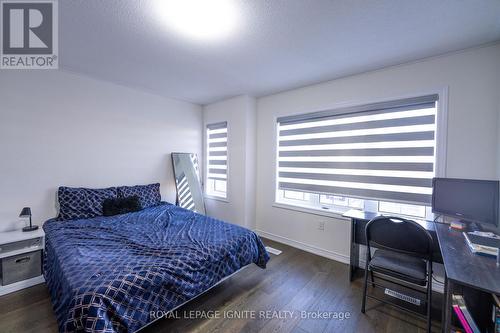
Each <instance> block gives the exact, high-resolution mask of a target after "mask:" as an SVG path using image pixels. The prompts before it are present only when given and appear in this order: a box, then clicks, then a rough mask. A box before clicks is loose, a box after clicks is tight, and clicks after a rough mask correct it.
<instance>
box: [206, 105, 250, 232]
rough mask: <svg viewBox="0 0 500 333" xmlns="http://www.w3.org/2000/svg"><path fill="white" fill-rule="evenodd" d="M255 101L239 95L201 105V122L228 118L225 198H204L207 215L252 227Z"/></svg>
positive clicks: (226, 119) (214, 121) (219, 120)
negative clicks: (226, 186) (226, 189)
mask: <svg viewBox="0 0 500 333" xmlns="http://www.w3.org/2000/svg"><path fill="white" fill-rule="evenodd" d="M255 107H256V101H255V99H254V98H252V97H249V96H238V97H235V98H231V99H227V100H224V101H220V102H217V103H213V104H209V105H207V106H204V107H203V119H204V126H206V125H207V124H210V123H216V122H221V121H227V127H228V128H227V131H228V147H227V149H228V153H227V154H228V183H227V184H228V192H227V200H226V201H223V200H219V199H210V198H207V199H206V200H205V203H206V208H207V215H209V216H213V217H216V218H219V219H221V220H224V221H228V222H231V223H236V224H239V225H242V226H245V227H247V228H251V229H254V228H255V164H256V161H255V154H256V151H255V146H256V139H255V124H256V109H255Z"/></svg>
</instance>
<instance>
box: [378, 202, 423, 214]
mask: <svg viewBox="0 0 500 333" xmlns="http://www.w3.org/2000/svg"><path fill="white" fill-rule="evenodd" d="M378 211H379V212H381V213H388V214H394V215H406V216H412V217H421V218H425V217H426V207H425V206H422V205H409V204H402V203H398V202H387V201H379V203H378Z"/></svg>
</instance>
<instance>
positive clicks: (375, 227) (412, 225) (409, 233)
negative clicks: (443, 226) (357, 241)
mask: <svg viewBox="0 0 500 333" xmlns="http://www.w3.org/2000/svg"><path fill="white" fill-rule="evenodd" d="M365 234H366V244H368V246H370V247H372V246H373V247H376V248H380V249H386V250H391V251H396V252H400V253H405V254H408V255H412V256H415V257H420V258H424V259H426V260H432V252H433V244H432V237H431V235H430V234H429V232H428V231H427V230H425V229H424V228H423V227H422V226H421V225H420V224H418V223H417V222H415V221H411V220H407V219H403V218H400V217H393V216H377V217H375V218H373V219H372V220H371V221H370V222H368V223H367V224H366V229H365Z"/></svg>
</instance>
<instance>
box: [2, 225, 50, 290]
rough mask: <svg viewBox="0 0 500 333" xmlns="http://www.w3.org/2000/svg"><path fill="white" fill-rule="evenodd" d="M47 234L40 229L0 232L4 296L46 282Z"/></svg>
mask: <svg viewBox="0 0 500 333" xmlns="http://www.w3.org/2000/svg"><path fill="white" fill-rule="evenodd" d="M44 247H45V233H44V232H43V229H42V228H41V227H40V228H39V229H37V230H35V231H31V232H23V231H22V230H15V231H7V232H2V233H0V296H1V295H5V294H8V293H11V292H14V291H17V290H21V289H24V288H28V287H31V286H34V285H36V284H39V283H43V282H45V280H44V278H43V275H42V261H43V249H44Z"/></svg>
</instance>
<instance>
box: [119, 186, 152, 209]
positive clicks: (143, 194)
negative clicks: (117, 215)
mask: <svg viewBox="0 0 500 333" xmlns="http://www.w3.org/2000/svg"><path fill="white" fill-rule="evenodd" d="M132 196H137V197H139V201H140V202H141V207H142V208H143V209H144V208H148V207H152V206H157V205H158V204H160V202H161V195H160V184H159V183H156V184H149V185H135V186H120V187H118V197H119V198H126V197H132Z"/></svg>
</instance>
